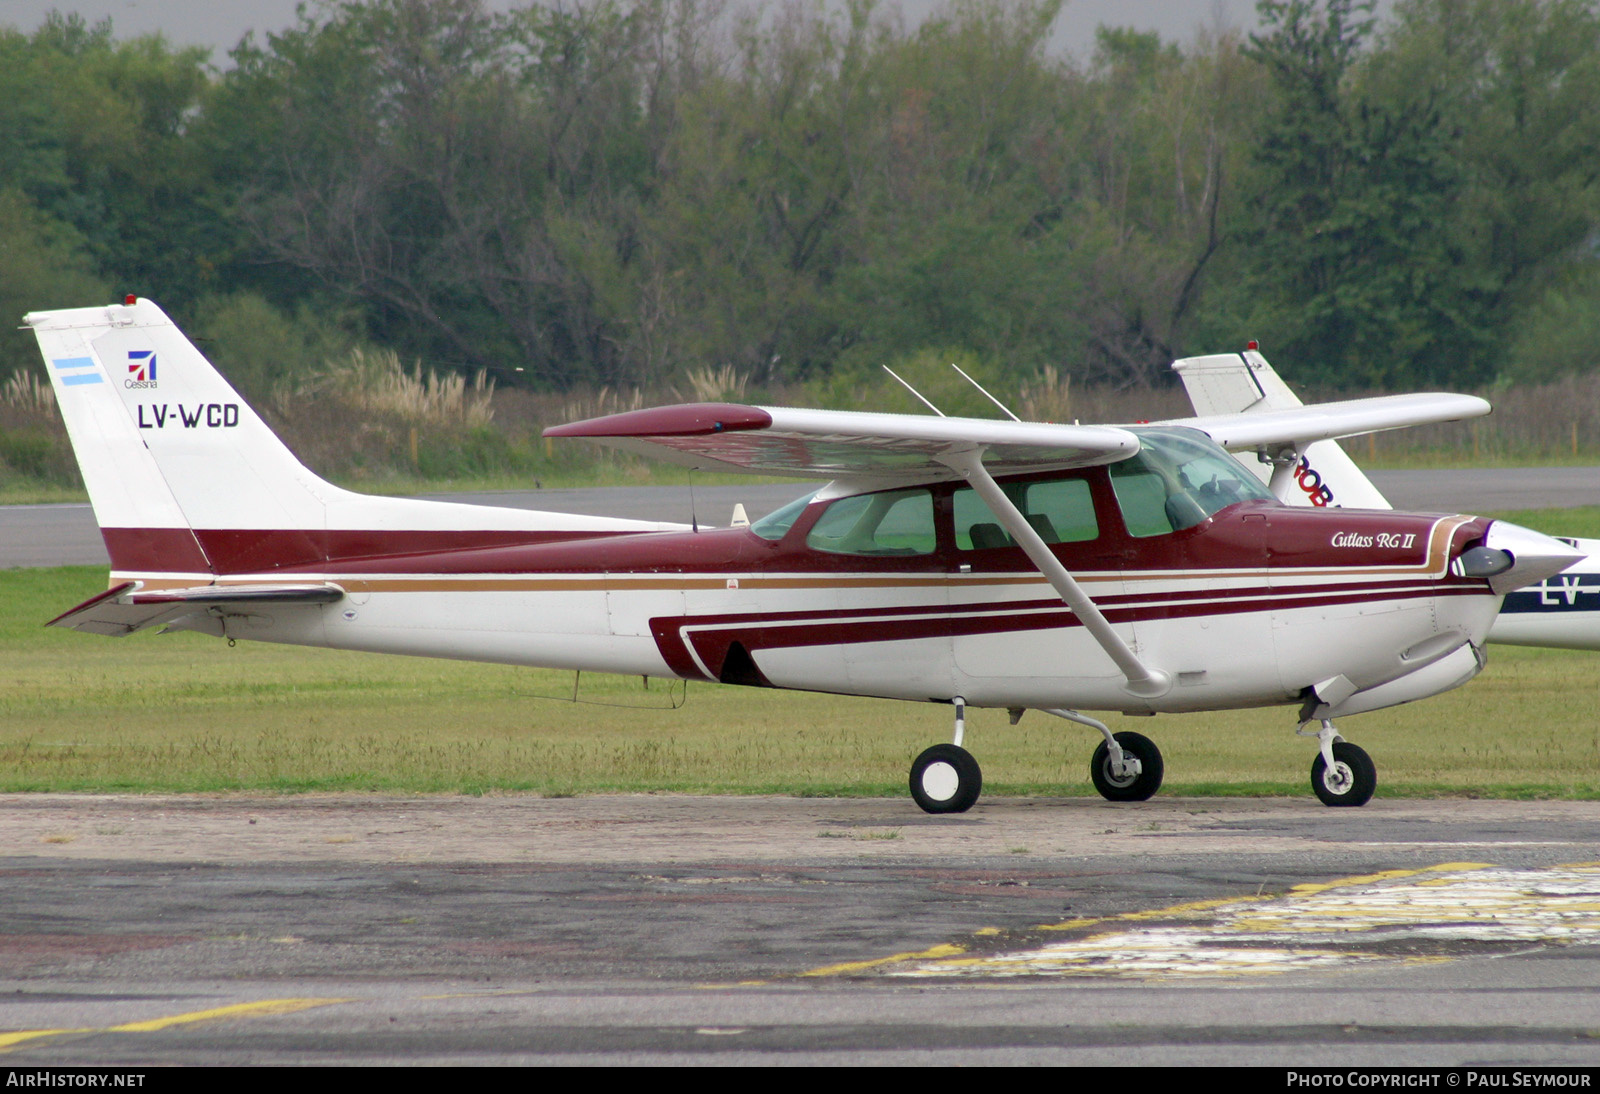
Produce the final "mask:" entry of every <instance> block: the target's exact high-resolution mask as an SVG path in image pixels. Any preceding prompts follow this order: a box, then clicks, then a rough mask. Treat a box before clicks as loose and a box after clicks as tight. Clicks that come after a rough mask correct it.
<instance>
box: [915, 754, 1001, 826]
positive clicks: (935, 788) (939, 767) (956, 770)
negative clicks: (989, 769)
mask: <svg viewBox="0 0 1600 1094" xmlns="http://www.w3.org/2000/svg"><path fill="white" fill-rule="evenodd" d="M952 777H953V779H954V782H953V785H952V782H951V780H952ZM981 793H983V771H982V770H981V769H980V768H979V767H978V761H977V760H975V759H973V758H972V753H970V752H968V751H967V750H966V749H964V748H962V747H961V746H960V745H934V746H933V747H932V748H930V749H928V750H926V751H925V752H923V753H922V755H920V756H918V757H917V760H916V762H915V763H913V764H912V765H911V797H912V798H913V799H914V800H915V801H916V803H917V804H918V805H919V806H921V807H922V810H923V812H925V813H965V812H966V811H967V810H968V809H971V808H972V806H973V803H975V802H976V801H977V800H978V795H979V794H981Z"/></svg>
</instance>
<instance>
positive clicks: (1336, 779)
mask: <svg viewBox="0 0 1600 1094" xmlns="http://www.w3.org/2000/svg"><path fill="white" fill-rule="evenodd" d="M1354 782H1355V775H1354V773H1352V772H1351V770H1350V765H1349V764H1347V763H1345V762H1344V761H1343V760H1335V761H1334V764H1333V766H1332V767H1330V768H1328V769H1327V770H1326V771H1325V772H1324V773H1323V775H1322V785H1323V786H1326V787H1327V788H1328V789H1329V790H1331V791H1332V792H1333V793H1335V794H1343V793H1346V792H1347V791H1349V789H1350V786H1351V784H1353V783H1354Z"/></svg>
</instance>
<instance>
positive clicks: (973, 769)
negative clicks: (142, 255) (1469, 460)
mask: <svg viewBox="0 0 1600 1094" xmlns="http://www.w3.org/2000/svg"><path fill="white" fill-rule="evenodd" d="M25 321H26V323H27V324H28V325H29V326H30V327H32V328H33V330H34V333H35V334H36V336H37V337H38V340H39V344H40V347H41V349H42V351H43V353H44V358H45V362H46V367H47V368H48V370H49V372H50V377H51V381H52V383H53V384H54V385H55V391H56V395H57V398H58V400H59V403H60V406H61V410H62V413H63V416H64V417H65V420H66V424H67V429H68V432H69V433H70V435H71V438H72V443H73V446H74V448H75V450H76V453H77V456H78V460H79V463H80V466H81V467H82V471H83V477H84V481H85V484H86V486H87V487H88V491H89V495H90V499H91V501H92V503H93V505H94V509H95V515H96V519H97V520H98V521H99V523H100V526H101V530H102V533H103V535H104V537H105V541H106V547H107V549H108V551H109V552H110V555H111V567H112V569H111V578H110V587H109V588H108V589H107V590H106V592H104V593H102V594H101V595H99V596H96V597H94V598H93V599H91V600H89V601H86V602H85V603H83V604H81V605H79V606H78V607H76V608H73V609H72V610H70V611H68V612H66V613H65V614H64V615H62V616H60V617H59V618H58V619H56V620H54V623H55V624H56V625H58V626H64V627H71V628H75V629H78V630H83V631H89V632H92V633H97V634H105V635H113V636H122V635H127V634H131V633H133V632H135V631H138V630H143V629H145V628H148V627H153V626H157V625H164V626H165V628H166V629H167V630H169V631H171V630H197V631H201V632H204V633H207V634H211V635H215V636H218V637H226V638H229V639H254V640H258V641H268V642H287V643H295V644H301V645H310V646H326V647H331V648H337V649H351V650H370V651H375V652H383V653H403V654H416V655H423V656H431V657H451V658H461V659H466V660H479V661H495V662H503V663H509V664H520V665H540V666H548V667H553V668H573V669H587V670H595V671H601V672H616V673H628V674H642V675H647V676H671V677H679V678H683V679H696V680H714V681H721V682H724V683H732V684H744V685H751V686H758V687H779V688H795V689H803V690H811V691H825V692H835V693H840V694H849V695H864V696H879V697H884V698H894V699H907V700H916V701H923V702H935V703H944V704H951V705H953V707H954V713H955V740H954V742H953V743H952V744H940V745H935V746H933V747H932V748H929V749H928V750H926V751H925V752H923V753H922V755H921V756H919V757H918V758H917V759H916V761H915V763H914V764H913V765H912V769H911V792H912V795H913V797H914V798H915V799H916V801H917V803H918V804H919V805H920V806H921V807H922V808H924V809H926V810H928V811H930V812H956V811H961V810H964V809H967V808H969V807H970V806H971V805H972V804H973V802H974V801H976V800H977V797H978V794H979V791H980V787H981V781H982V776H981V773H980V771H979V768H978V765H977V763H976V761H975V760H974V759H973V757H972V755H971V754H970V753H969V752H968V751H967V750H966V749H965V748H963V747H962V745H963V741H962V737H963V734H964V728H965V711H966V708H967V707H968V706H981V707H996V708H1005V709H1007V710H1009V711H1010V713H1011V716H1012V718H1013V719H1016V718H1020V717H1021V716H1022V714H1023V712H1024V711H1026V710H1027V709H1029V708H1035V709H1038V710H1041V711H1043V712H1045V713H1049V714H1053V715H1057V716H1059V717H1062V718H1065V719H1067V720H1069V721H1072V722H1076V723H1079V724H1082V725H1085V726H1088V727H1090V728H1092V729H1095V730H1097V731H1098V732H1099V733H1100V735H1101V737H1102V740H1101V743H1100V745H1099V747H1098V748H1097V749H1096V751H1095V755H1094V758H1093V759H1092V761H1091V774H1092V776H1093V779H1094V783H1095V786H1096V787H1097V788H1098V789H1099V791H1100V793H1101V794H1103V795H1104V796H1105V797H1107V798H1110V799H1112V800H1123V801H1136V800H1143V799H1145V798H1148V797H1149V796H1150V795H1151V794H1153V793H1154V792H1155V791H1156V789H1157V787H1158V786H1159V785H1160V783H1161V778H1162V761H1161V754H1160V752H1159V750H1158V749H1157V748H1156V746H1155V745H1154V744H1153V743H1152V742H1151V741H1149V740H1148V739H1147V738H1146V737H1144V736H1143V735H1142V734H1138V733H1132V732H1124V733H1118V734H1113V733H1112V732H1111V731H1110V730H1109V729H1108V728H1107V727H1106V726H1105V725H1104V724H1103V723H1101V722H1099V721H1097V720H1096V719H1094V718H1092V717H1089V716H1087V715H1085V714H1082V713H1079V712H1080V711H1081V710H1085V709H1087V710H1113V711H1124V712H1127V713H1131V714H1161V713H1177V712H1183V711H1199V710H1218V709H1234V708H1242V707H1260V706H1272V705H1293V706H1296V707H1298V711H1299V713H1298V723H1299V725H1300V731H1301V732H1307V733H1308V735H1309V732H1308V730H1307V727H1308V726H1315V727H1317V728H1316V729H1315V731H1314V732H1315V735H1316V737H1317V738H1318V742H1319V747H1318V751H1317V756H1316V758H1315V760H1314V762H1313V764H1312V787H1313V789H1314V790H1315V792H1316V794H1317V796H1318V797H1319V798H1320V799H1321V800H1322V801H1324V802H1326V803H1327V804H1329V805H1360V804H1362V803H1364V802H1365V801H1367V800H1368V798H1370V797H1371V795H1372V793H1373V789H1374V787H1375V786H1376V774H1375V771H1374V768H1373V765H1372V762H1371V760H1370V759H1369V758H1368V757H1367V755H1366V753H1365V752H1363V751H1362V750H1361V749H1360V748H1358V747H1356V746H1355V745H1352V744H1349V743H1348V742H1346V741H1344V740H1343V738H1342V737H1340V736H1339V734H1338V732H1337V731H1336V730H1335V728H1334V725H1333V719H1334V718H1337V717H1342V716H1344V715H1349V714H1356V713H1360V712H1363V711H1370V710H1376V709H1379V708H1381V707H1386V706H1391V705H1394V704H1397V703H1404V702H1409V701H1412V700H1415V699H1421V698H1425V697H1427V696H1430V695H1434V694H1437V693H1438V692H1441V691H1445V690H1447V689H1449V688H1453V687H1456V686H1458V685H1460V684H1463V683H1465V682H1466V681H1467V680H1469V679H1471V678H1472V677H1473V676H1474V675H1476V674H1477V672H1478V671H1479V670H1480V669H1481V668H1482V666H1483V663H1484V656H1483V644H1484V641H1485V638H1486V636H1487V634H1488V632H1489V628H1490V626H1491V624H1492V623H1493V622H1494V619H1495V615H1496V613H1497V612H1498V610H1499V608H1500V604H1501V599H1502V597H1503V596H1504V595H1505V594H1506V593H1507V592H1509V591H1511V590H1512V589H1515V588H1518V587H1520V586H1523V585H1526V584H1529V583H1533V582H1538V581H1540V580H1543V579H1544V578H1545V577H1547V576H1549V575H1551V574H1554V573H1557V572H1559V571H1560V570H1561V569H1562V568H1563V567H1565V566H1567V565H1568V564H1569V563H1570V562H1572V561H1573V560H1574V559H1575V558H1576V557H1577V556H1576V552H1574V551H1573V550H1572V549H1571V548H1569V547H1567V546H1566V545H1564V544H1562V543H1560V542H1557V541H1556V540H1553V539H1550V538H1548V537H1546V536H1542V535H1540V534H1538V533H1535V532H1530V531H1528V530H1526V529H1522V528H1519V527H1517V526H1515V525H1511V524H1507V523H1505V522H1501V521H1489V520H1485V519H1482V518H1479V517H1472V516H1464V515H1448V514H1416V513H1398V512H1392V511H1368V512H1355V511H1344V510H1338V509H1321V508H1292V507H1288V506H1285V505H1283V504H1281V503H1280V502H1278V501H1277V500H1276V499H1275V498H1274V497H1273V496H1272V494H1271V492H1270V491H1269V490H1268V489H1266V488H1265V487H1264V486H1263V485H1262V484H1261V482H1260V481H1259V480H1258V479H1257V478H1256V477H1255V476H1254V475H1253V474H1252V473H1251V472H1250V471H1249V470H1247V469H1246V468H1244V467H1243V466H1242V465H1241V464H1239V463H1238V462H1237V461H1236V460H1235V459H1234V458H1233V457H1231V456H1230V455H1228V454H1227V452H1226V451H1224V448H1223V446H1228V447H1234V448H1249V449H1260V450H1263V451H1271V452H1281V451H1285V450H1288V449H1294V450H1299V449H1301V448H1304V447H1305V446H1307V445H1309V444H1312V443H1314V442H1317V441H1321V440H1325V439H1330V438H1336V437H1344V436H1352V435H1356V434H1360V433H1365V432H1371V431H1375V430H1381V429H1392V428H1396V427H1399V426H1404V425H1412V424H1418V423H1423V422H1437V421H1448V420H1455V419H1458V418H1463V417H1469V416H1473V415H1477V414H1482V413H1485V412H1487V410H1488V404H1486V403H1484V402H1483V401H1482V400H1480V399H1476V398H1473V397H1470V396H1462V395H1410V396H1394V397H1389V398H1382V399H1367V400H1357V401H1352V402H1346V403H1330V404H1324V405H1321V406H1310V407H1299V408H1293V409H1288V410H1283V411H1274V412H1265V413H1256V414H1245V415H1239V414H1230V415H1225V416H1215V417H1202V418H1194V419H1186V420H1183V421H1175V422H1163V423H1157V424H1154V425H1149V426H1137V427H1115V426H1083V425H1076V424H1074V425H1052V424H1034V423H1024V422H1017V421H989V420H978V419H958V418H945V417H924V416H907V415H894V414H871V413H856V412H846V411H821V410H796V409H784V408H773V407H754V406H738V405H730V404H696V405H689V406H674V407H665V408H660V409H655V410H641V411H634V412H630V413H625V414H619V415H612V416H610V417H605V418H598V419H594V420H591V421H586V422H578V423H574V424H571V425H564V426H558V427H556V428H553V429H550V430H548V431H547V435H549V436H552V437H579V438H585V439H588V440H591V441H597V442H600V443H604V444H609V445H613V446H615V447H618V448H622V449H626V450H630V451H635V452H646V453H649V454H652V455H656V456H660V457H662V458H665V459H668V460H672V461H674V462H677V463H680V464H684V465H687V466H690V467H696V468H705V469H716V470H733V471H750V472H761V473H767V474H772V473H780V474H795V475H802V476H807V477H816V476H819V475H822V476H826V477H829V478H831V479H832V481H831V482H830V483H829V484H828V485H827V486H825V487H823V488H822V489H821V490H818V491H816V492H815V493H812V494H810V495H807V496H806V497H804V498H801V499H799V500H797V501H795V502H793V503H792V504H790V505H787V506H785V507H783V508H782V509H779V510H778V511H776V512H774V513H772V514H771V515H769V516H767V517H765V518H763V519H761V520H758V521H756V522H755V523H754V524H751V525H749V526H748V527H736V528H727V529H718V530H706V529H696V528H690V527H686V526H683V525H673V524H656V523H648V522H641V521H628V520H615V519H598V518H589V517H576V516H567V515H562V514H555V513H539V512H529V511H525V510H516V509H495V508H487V507H483V506H476V505H464V504H451V503H441V502H425V501H417V500H409V499H397V498H381V497H369V496H366V495H361V494H356V493H352V492H350V491H347V490H343V489H340V488H339V487H336V486H333V485H331V484H329V483H327V482H325V481H323V480H322V479H320V478H318V477H317V476H315V475H313V474H312V473H311V472H310V471H308V470H307V469H306V468H305V467H304V466H302V465H301V464H300V462H299V461H298V460H296V459H295V457H294V456H293V455H292V454H291V453H290V452H289V450H288V449H287V448H285V447H284V445H283V444H282V443H281V442H280V441H279V440H278V438H277V437H276V436H274V435H273V434H272V432H271V431H270V430H269V429H268V428H267V426H266V424H265V423H264V422H263V421H262V420H261V419H260V418H259V417H258V416H257V415H256V414H255V413H254V412H253V411H252V410H251V409H250V407H249V406H248V405H246V404H245V402H244V401H243V400H242V399H240V397H239V396H238V394H237V393H235V391H234V390H233V389H232V388H231V387H230V386H229V385H228V384H227V382H226V381H225V380H224V379H223V378H222V377H221V376H220V375H219V374H218V373H217V372H216V370H215V369H213V368H212V367H211V365H210V364H209V363H208V362H207V361H206V360H205V358H204V357H202V356H201V354H200V353H199V351H198V350H196V349H195V347H194V346H193V345H192V344H191V343H190V342H189V341H188V339H187V338H185V337H184V336H183V334H182V332H180V331H179V330H178V329H177V327H176V326H174V325H173V323H172V322H171V321H170V320H169V319H168V318H167V317H166V315H165V314H163V313H162V311H161V310H160V309H159V308H157V307H156V306H155V305H154V304H152V303H150V302H149V301H147V300H136V299H134V298H132V297H129V298H128V300H127V301H126V302H125V303H123V304H120V305H112V306H109V307H96V308H81V309H75V310H70V311H52V312H36V313H33V314H31V315H29V316H27V318H26V320H25Z"/></svg>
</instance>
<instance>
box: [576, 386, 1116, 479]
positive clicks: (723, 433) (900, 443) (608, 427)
mask: <svg viewBox="0 0 1600 1094" xmlns="http://www.w3.org/2000/svg"><path fill="white" fill-rule="evenodd" d="M544 435H545V436H546V437H579V438H583V439H585V440H590V441H596V442H598V443H600V444H605V445H609V446H610V447H613V448H619V449H622V450H623V451H627V452H636V453H639V454H640V455H645V456H651V457H654V458H656V459H660V460H666V461H668V462H671V463H676V464H681V465H682V466H685V467H693V468H696V469H698V470H719V471H743V472H751V473H758V474H768V475H774V474H775V475H802V476H816V475H826V476H829V477H871V478H884V479H897V478H907V479H911V478H916V479H921V480H924V481H926V480H927V479H929V478H944V477H950V476H952V475H953V474H954V473H953V472H952V471H951V469H950V468H949V466H948V465H947V464H946V463H945V461H944V460H943V459H941V457H942V456H945V455H948V454H949V453H950V452H951V451H952V450H965V451H973V450H982V452H983V462H984V465H985V466H986V467H987V468H988V469H989V470H990V472H991V473H998V474H1005V473H1007V472H1016V471H1043V470H1061V469H1065V468H1069V467H1092V466H1095V465H1097V464H1103V463H1116V462H1117V461H1119V460H1124V459H1127V458H1128V457H1129V456H1132V455H1134V454H1135V453H1136V452H1138V451H1139V438H1138V437H1136V436H1134V435H1133V434H1132V433H1130V432H1129V431H1127V430H1126V429H1118V428H1115V427H1112V426H1085V425H1050V424H1034V423H1028V422H1002V421H991V420H988V419H983V418H934V417H929V416H924V415H915V414H871V413H863V412H860V411H851V410H798V409H790V408H784V407H759V406H740V405H737V404H733V403H691V404H687V405H683V406H668V407H660V408H658V409H652V410H632V411H627V412H625V413H622V414H611V415H607V416H606V417H603V418H590V419H588V420H586V421H581V422H572V423H570V424H568V425H558V426H552V427H551V428H549V429H546V430H545V431H544Z"/></svg>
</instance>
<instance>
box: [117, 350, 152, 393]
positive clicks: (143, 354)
mask: <svg viewBox="0 0 1600 1094" xmlns="http://www.w3.org/2000/svg"><path fill="white" fill-rule="evenodd" d="M122 386H123V387H126V388H150V387H155V386H156V351H155V350H153V349H131V350H129V351H128V378H127V379H126V380H123V381H122Z"/></svg>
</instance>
